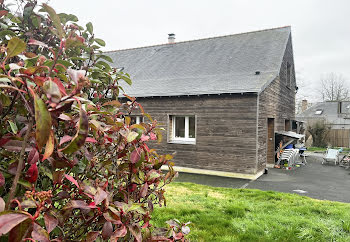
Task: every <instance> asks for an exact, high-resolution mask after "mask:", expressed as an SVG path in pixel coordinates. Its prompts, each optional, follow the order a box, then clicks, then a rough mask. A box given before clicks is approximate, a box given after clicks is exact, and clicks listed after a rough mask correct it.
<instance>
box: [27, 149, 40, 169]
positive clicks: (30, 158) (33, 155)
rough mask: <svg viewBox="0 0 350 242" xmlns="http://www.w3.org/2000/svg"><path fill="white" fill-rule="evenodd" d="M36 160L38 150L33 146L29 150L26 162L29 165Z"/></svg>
mask: <svg viewBox="0 0 350 242" xmlns="http://www.w3.org/2000/svg"><path fill="white" fill-rule="evenodd" d="M38 160H39V152H38V150H37V149H36V148H33V149H32V150H31V151H30V152H29V155H28V160H27V162H28V164H29V165H31V164H34V163H36V162H37V161H38Z"/></svg>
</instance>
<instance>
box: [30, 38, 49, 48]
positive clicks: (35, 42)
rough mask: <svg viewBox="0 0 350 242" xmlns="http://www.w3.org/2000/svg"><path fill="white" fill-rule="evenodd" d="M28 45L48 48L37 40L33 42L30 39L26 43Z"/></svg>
mask: <svg viewBox="0 0 350 242" xmlns="http://www.w3.org/2000/svg"><path fill="white" fill-rule="evenodd" d="M28 45H39V46H43V47H48V46H47V44H45V43H43V42H41V41H39V40H35V39H30V40H29V41H28Z"/></svg>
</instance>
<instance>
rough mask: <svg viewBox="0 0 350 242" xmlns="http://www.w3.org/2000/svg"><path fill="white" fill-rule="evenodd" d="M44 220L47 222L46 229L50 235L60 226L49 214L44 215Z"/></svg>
mask: <svg viewBox="0 0 350 242" xmlns="http://www.w3.org/2000/svg"><path fill="white" fill-rule="evenodd" d="M44 220H45V227H46V229H47V232H48V233H51V231H52V230H53V229H54V228H56V226H57V225H58V220H57V219H56V218H55V217H53V216H51V215H50V214H48V213H45V214H44Z"/></svg>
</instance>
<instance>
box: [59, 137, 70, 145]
mask: <svg viewBox="0 0 350 242" xmlns="http://www.w3.org/2000/svg"><path fill="white" fill-rule="evenodd" d="M72 138H73V137H71V136H69V135H65V136H63V137H62V139H61V140H60V144H59V146H61V145H62V144H64V143H66V142H68V141H70V140H72Z"/></svg>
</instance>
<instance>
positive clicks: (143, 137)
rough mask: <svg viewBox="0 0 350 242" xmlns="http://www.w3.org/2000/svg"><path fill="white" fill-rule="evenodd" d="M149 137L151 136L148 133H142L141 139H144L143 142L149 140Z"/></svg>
mask: <svg viewBox="0 0 350 242" xmlns="http://www.w3.org/2000/svg"><path fill="white" fill-rule="evenodd" d="M149 138H150V137H149V136H148V135H144V134H142V135H141V141H143V142H145V141H147V140H149Z"/></svg>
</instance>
